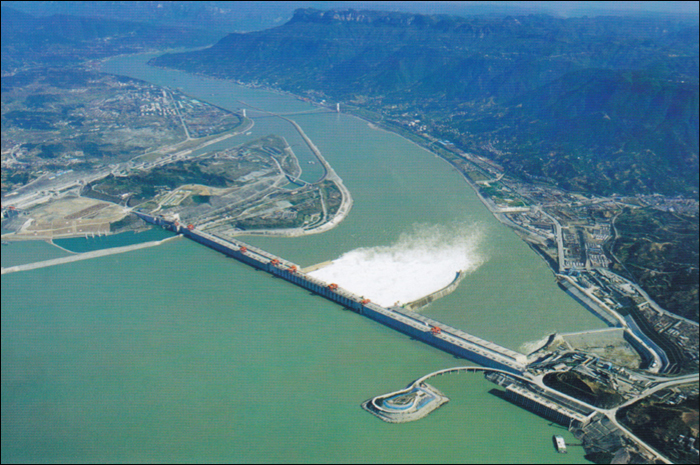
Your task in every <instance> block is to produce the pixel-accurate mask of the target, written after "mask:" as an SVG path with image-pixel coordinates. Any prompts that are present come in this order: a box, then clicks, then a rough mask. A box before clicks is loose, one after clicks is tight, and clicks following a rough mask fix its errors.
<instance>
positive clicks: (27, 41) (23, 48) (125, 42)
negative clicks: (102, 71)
mask: <svg viewBox="0 0 700 465" xmlns="http://www.w3.org/2000/svg"><path fill="white" fill-rule="evenodd" d="M1 25H2V30H1V34H2V47H1V51H2V71H3V73H8V72H11V71H12V70H16V69H21V68H27V67H36V66H61V65H65V64H73V63H76V62H78V61H82V60H85V59H91V58H101V57H104V56H109V55H113V54H115V53H134V52H138V51H142V50H144V49H161V50H162V49H164V48H171V47H184V46H189V47H191V46H193V45H206V44H210V43H212V42H214V41H216V40H217V39H219V38H221V34H218V33H213V32H211V31H206V30H199V29H192V28H186V27H178V26H158V25H153V24H148V23H141V22H133V21H122V20H115V19H107V18H95V17H85V16H72V15H62V14H56V15H51V16H34V15H31V14H27V13H23V12H21V11H19V10H16V9H14V8H9V7H6V6H3V7H2V15H1Z"/></svg>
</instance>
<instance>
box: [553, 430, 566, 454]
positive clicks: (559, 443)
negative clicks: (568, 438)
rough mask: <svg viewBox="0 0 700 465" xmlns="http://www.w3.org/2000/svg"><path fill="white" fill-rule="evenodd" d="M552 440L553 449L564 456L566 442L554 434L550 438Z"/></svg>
mask: <svg viewBox="0 0 700 465" xmlns="http://www.w3.org/2000/svg"><path fill="white" fill-rule="evenodd" d="M552 440H553V441H554V447H556V448H557V452H559V453H560V454H566V442H564V438H563V437H561V436H558V435H556V434H555V435H554V436H552Z"/></svg>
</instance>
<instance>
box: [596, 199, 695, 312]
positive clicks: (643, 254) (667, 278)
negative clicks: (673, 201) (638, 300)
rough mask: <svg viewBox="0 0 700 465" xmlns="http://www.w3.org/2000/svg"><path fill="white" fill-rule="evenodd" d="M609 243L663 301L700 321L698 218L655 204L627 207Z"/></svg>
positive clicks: (619, 266)
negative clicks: (699, 304)
mask: <svg viewBox="0 0 700 465" xmlns="http://www.w3.org/2000/svg"><path fill="white" fill-rule="evenodd" d="M615 228H616V230H617V233H618V237H617V238H616V239H615V241H614V242H613V243H612V244H611V245H610V246H609V249H610V252H612V254H613V255H614V256H615V257H616V258H617V259H618V260H619V262H618V263H615V264H614V265H613V270H614V271H615V272H617V273H620V274H623V275H625V274H626V275H628V277H630V278H631V279H633V280H635V281H636V282H637V283H639V285H640V286H642V287H643V288H644V289H645V290H646V291H647V292H648V293H649V295H650V296H651V297H652V298H653V299H654V300H656V301H657V302H658V303H659V305H661V306H662V307H664V308H666V309H668V310H670V311H672V312H673V313H676V314H679V315H682V316H684V317H686V318H689V319H691V320H693V321H698V287H699V284H698V267H699V266H700V263H699V259H700V254H699V251H698V219H697V217H695V218H693V217H686V216H683V215H679V214H675V213H670V212H664V211H659V210H655V209H651V208H644V209H625V210H624V211H623V212H622V213H621V214H620V216H619V217H618V218H617V219H616V221H615Z"/></svg>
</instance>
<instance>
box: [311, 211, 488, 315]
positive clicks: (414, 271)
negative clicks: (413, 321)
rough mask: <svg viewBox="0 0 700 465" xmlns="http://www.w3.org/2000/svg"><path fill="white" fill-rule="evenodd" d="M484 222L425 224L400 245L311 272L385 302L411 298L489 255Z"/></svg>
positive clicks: (356, 253) (353, 254) (354, 254)
mask: <svg viewBox="0 0 700 465" xmlns="http://www.w3.org/2000/svg"><path fill="white" fill-rule="evenodd" d="M481 236H482V233H481V228H480V227H478V226H474V225H471V226H465V225H460V226H452V227H447V226H427V225H419V226H415V227H414V228H413V231H411V232H410V233H408V234H402V235H401V236H400V238H399V240H398V241H397V242H396V244H393V245H391V246H388V247H369V248H360V249H355V250H351V251H350V252H347V253H345V254H343V255H342V256H341V257H340V258H338V259H336V260H334V261H333V262H332V263H331V264H330V265H328V266H326V267H324V268H321V269H319V270H316V271H313V272H311V273H310V275H311V276H313V277H315V278H318V279H322V280H324V281H326V282H328V283H336V284H338V285H339V286H341V287H343V288H345V289H347V290H349V291H351V292H354V293H355V294H357V295H361V296H364V297H367V298H369V299H371V300H372V301H373V302H376V303H378V304H379V305H383V306H387V307H388V306H392V305H394V304H395V303H396V302H397V301H398V302H400V303H401V304H404V303H408V302H411V301H413V300H416V299H419V298H421V297H423V296H426V295H428V294H430V293H432V292H435V291H437V290H440V289H442V288H443V287H445V286H447V285H449V284H450V283H451V282H452V281H453V280H454V279H455V277H456V274H457V272H458V271H462V272H465V273H468V272H471V271H474V270H476V269H477V268H478V267H479V266H480V265H481V264H482V263H483V262H484V261H485V258H484V257H483V256H482V255H481V254H480V253H479V250H478V246H479V243H480V239H481Z"/></svg>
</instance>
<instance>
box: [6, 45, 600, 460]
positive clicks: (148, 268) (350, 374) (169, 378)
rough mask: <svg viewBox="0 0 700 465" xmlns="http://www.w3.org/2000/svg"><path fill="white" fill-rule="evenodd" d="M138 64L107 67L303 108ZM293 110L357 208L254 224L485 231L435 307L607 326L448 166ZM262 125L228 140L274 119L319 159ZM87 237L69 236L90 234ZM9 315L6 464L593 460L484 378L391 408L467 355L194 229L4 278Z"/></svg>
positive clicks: (15, 259)
mask: <svg viewBox="0 0 700 465" xmlns="http://www.w3.org/2000/svg"><path fill="white" fill-rule="evenodd" d="M145 60H146V58H144V57H143V56H141V57H121V58H117V59H114V60H112V61H110V62H108V63H107V64H106V66H105V70H106V71H109V72H114V73H118V74H125V75H128V76H131V77H135V78H140V79H144V80H147V81H150V82H154V83H156V84H164V85H168V86H171V87H181V88H182V90H183V91H184V92H186V93H188V94H189V95H192V96H194V97H195V98H198V99H201V100H205V101H209V102H212V103H215V104H217V105H219V106H222V107H225V108H231V109H236V108H239V107H240V106H241V104H240V103H239V102H238V100H243V101H245V102H247V103H250V104H251V105H255V106H257V107H261V108H265V109H268V110H273V111H277V112H293V111H303V110H308V109H309V105H308V104H306V103H303V102H300V101H298V100H296V99H294V98H292V97H289V96H285V95H280V94H276V93H272V92H267V91H261V90H251V89H246V88H242V87H239V86H235V85H233V84H230V83H226V82H223V81H216V80H211V79H206V78H202V77H198V76H189V75H187V74H184V73H180V72H176V71H168V70H157V69H151V68H148V67H146V66H144V64H143V63H144V62H145ZM292 118H293V119H294V120H295V121H297V122H298V123H299V124H300V125H301V126H302V127H303V129H304V131H305V132H306V133H307V135H308V136H309V137H310V138H311V139H312V140H313V141H314V143H315V144H316V145H317V146H318V147H319V149H320V150H321V151H322V152H323V154H324V156H325V157H326V158H327V160H328V161H329V162H330V163H331V164H332V165H333V167H334V168H335V170H336V172H337V173H338V174H339V175H340V176H341V177H342V178H343V180H344V182H345V184H346V186H347V187H348V188H349V189H350V191H351V193H352V195H353V197H354V200H355V204H354V206H353V209H352V211H351V213H350V215H349V216H348V218H347V219H346V220H345V221H344V222H343V223H341V224H340V225H339V226H338V227H337V228H335V229H333V230H331V231H329V232H326V233H324V234H320V235H315V236H307V237H303V238H295V239H286V238H259V237H244V238H243V240H245V241H248V242H251V243H254V244H256V245H259V246H262V247H263V248H265V249H267V250H270V251H271V252H273V253H277V254H280V255H281V256H283V257H285V258H288V259H291V260H293V261H295V262H297V263H299V264H301V265H303V266H307V265H310V264H313V263H318V262H321V261H325V260H330V259H335V258H337V257H339V256H340V255H342V254H344V253H346V252H349V251H351V250H354V249H357V248H359V247H368V248H369V247H376V246H387V245H391V244H394V243H395V242H396V241H397V240H399V238H400V237H402V235H406V234H409V235H410V234H411V233H412V231H415V230H417V229H418V230H420V229H421V228H423V229H425V227H426V225H427V227H438V228H442V229H444V230H446V231H452V232H454V231H457V232H458V233H460V234H466V235H469V234H474V235H476V236H478V237H479V238H480V239H479V241H478V247H477V252H478V254H479V256H480V257H481V258H482V259H483V260H482V261H483V263H482V264H481V266H479V267H478V268H476V270H474V271H473V272H471V273H470V274H469V275H468V276H467V278H466V279H464V280H463V281H462V283H461V284H460V286H459V288H458V290H457V291H456V292H455V293H453V294H451V295H449V296H448V297H445V298H443V299H441V300H439V301H438V302H435V303H434V304H432V305H431V306H429V307H427V308H425V309H424V310H422V311H423V313H425V314H427V315H429V316H431V317H434V318H437V319H438V320H441V321H444V322H446V323H449V324H452V325H454V326H457V327H459V328H461V329H464V330H466V331H468V332H470V333H472V334H475V335H477V336H480V337H484V338H487V339H490V340H493V341H495V342H498V343H500V344H502V345H505V346H507V347H510V348H513V349H520V348H521V346H522V345H523V344H524V343H526V342H528V341H534V340H537V339H540V338H542V337H544V336H546V335H547V334H548V333H550V332H552V331H577V330H583V329H591V328H600V327H603V324H602V323H601V322H600V321H599V320H598V319H596V318H595V317H594V316H593V315H591V314H590V313H588V312H587V311H586V310H585V309H583V308H582V307H581V306H579V305H578V304H576V303H575V302H574V301H573V300H572V299H570V298H569V297H568V296H567V295H566V294H565V293H563V292H561V291H560V290H559V288H558V287H557V286H556V284H555V283H554V280H553V277H552V274H551V272H550V271H548V269H547V267H546V265H545V264H544V263H543V262H542V261H541V260H540V259H539V258H538V257H537V256H536V255H535V254H534V253H533V252H531V251H530V249H529V248H528V247H527V246H526V245H525V244H524V243H523V242H522V241H520V239H519V238H518V237H517V236H515V234H513V233H512V232H511V231H510V230H509V229H508V228H506V227H505V226H503V225H501V224H500V223H498V222H497V221H496V220H495V219H494V218H493V217H492V215H491V214H490V213H489V212H488V211H487V210H486V209H485V208H484V207H483V206H482V205H481V203H480V202H479V201H478V199H477V198H476V196H475V195H474V193H473V192H472V191H471V190H470V188H469V187H468V186H467V185H466V184H465V183H464V181H463V180H462V179H461V177H460V176H459V174H458V173H456V172H455V171H454V170H452V168H451V167H450V166H449V165H447V164H446V163H444V162H443V161H441V160H439V159H437V158H436V157H434V156H433V155H432V154H429V153H428V152H426V151H424V150H422V149H420V148H418V147H416V146H415V145H413V144H411V143H409V142H407V141H405V140H404V139H401V138H400V137H398V136H396V135H393V134H390V133H387V132H384V131H381V130H374V129H371V128H370V127H369V126H368V125H367V123H366V122H364V121H362V120H359V119H356V118H353V117H350V116H348V115H343V114H339V115H338V114H332V113H327V114H311V115H297V116H292ZM273 121H274V123H270V122H273ZM268 130H269V131H270V132H266V131H268ZM251 132H252V134H251V135H250V136H245V135H243V136H239V137H236V138H233V139H231V140H229V141H226V143H228V146H231V145H237V144H239V143H241V142H243V141H245V140H250V138H253V137H260V136H263V135H266V134H268V133H272V132H274V133H276V134H279V135H282V136H284V137H285V138H287V140H288V141H289V142H290V144H291V145H292V147H293V149H294V151H295V153H297V155H299V156H300V158H302V157H304V156H311V154H306V155H304V153H305V152H304V150H303V147H302V145H303V142H301V139H300V138H298V136H295V134H296V131H294V129H293V127H292V126H291V125H289V124H288V123H285V124H282V122H281V121H280V120H279V119H276V120H275V119H273V118H256V119H255V127H254V128H253V130H252V131H251ZM295 137H297V139H295ZM295 141H296V142H295ZM307 166H308V167H313V165H308V164H305V163H302V168H304V170H305V173H307ZM307 175H308V176H309V178H308V179H309V180H314V176H317V173H314V172H313V171H312V170H309V171H308V173H307ZM153 234H158V233H153ZM120 236H124V235H120ZM109 240H111V241H115V242H113V243H112V242H110V244H113V245H123V243H122V241H126V240H131V239H129V238H128V237H126V236H124V237H122V238H120V237H119V236H115V237H114V238H111V239H109ZM151 240H152V239H151ZM81 241H82V242H81ZM42 244H43V243H42ZM86 244H87V241H86V240H85V239H81V240H75V241H74V242H71V243H70V245H71V247H68V246H67V245H64V246H65V247H67V248H70V249H71V250H76V249H80V248H81V247H88V246H89V247H92V246H94V245H95V244H92V245H90V244H87V245H86ZM43 246H46V247H47V248H49V249H47V250H51V249H52V250H51V251H52V252H53V253H56V252H54V251H58V252H60V253H64V252H62V251H60V250H59V249H57V248H52V246H50V245H47V244H43V245H42V247H43ZM105 246H112V245H105ZM82 250H87V249H81V251H82ZM36 255H37V250H36V246H35V244H34V243H13V244H11V245H10V246H6V247H3V266H7V265H5V260H10V261H12V263H26V262H31V261H36ZM6 257H8V258H6ZM50 258H53V257H50ZM8 263H9V262H8ZM1 331H2V338H1V342H2V461H3V462H29V461H50V462H60V461H81V462H88V461H98V462H104V461H186V462H193V461H194V462H200V461H245V462H269V461H274V462H295V461H303V462H328V461H331V462H462V463H464V462H467V463H469V462H473V463H514V462H520V463H582V462H585V460H584V459H583V451H582V448H579V447H572V448H570V449H569V453H568V454H566V455H560V454H557V453H556V452H555V451H554V449H553V446H552V441H551V437H552V435H553V434H562V435H563V436H564V437H565V438H566V439H567V441H569V442H576V441H575V439H574V438H573V437H572V436H571V435H569V434H568V432H566V430H564V429H562V428H560V427H558V426H552V425H550V424H549V422H548V421H547V420H544V419H542V418H540V417H538V416H536V415H534V414H531V413H529V412H527V411H525V410H523V409H520V408H519V407H516V406H514V405H512V404H510V403H508V402H506V401H503V400H501V399H499V398H498V397H496V396H494V395H493V394H492V393H490V392H489V391H491V390H492V389H494V388H495V387H496V386H495V385H493V384H491V383H489V382H487V381H485V380H484V379H483V377H482V376H481V375H451V376H444V377H441V378H438V379H436V380H434V384H435V385H436V387H438V388H439V389H440V390H442V391H443V392H444V393H445V394H446V395H447V396H448V397H450V398H451V401H450V403H448V404H447V405H445V406H443V407H442V408H441V409H439V410H438V411H436V412H434V413H433V414H431V415H429V416H428V417H427V418H424V419H422V420H420V421H418V422H414V423H407V424H400V425H393V424H388V423H384V422H382V421H380V420H378V419H377V418H375V417H373V416H372V415H370V414H368V413H366V412H364V411H363V410H362V409H361V408H360V404H361V403H362V402H363V401H364V400H366V399H368V398H370V397H372V396H374V395H377V394H381V393H386V392H389V391H393V390H396V389H399V388H401V387H404V386H405V385H406V384H408V383H409V382H411V381H412V380H414V379H416V378H418V377H420V376H422V375H424V374H426V373H428V372H431V371H434V370H437V369H441V368H446V367H450V366H458V365H469V364H472V363H471V362H468V361H465V360H460V359H456V358H454V357H452V356H450V355H447V354H445V353H442V352H440V351H438V350H436V349H433V348H431V347H429V346H427V345H425V344H422V343H420V342H417V341H413V340H411V339H410V338H408V337H406V336H403V335H401V334H399V333H397V332H395V331H393V330H390V329H388V328H385V327H383V326H381V325H379V324H377V323H375V322H373V321H371V320H369V319H366V318H363V317H361V316H359V315H356V314H354V313H352V312H350V311H347V310H344V309H343V308H341V307H339V306H338V305H335V304H333V303H331V302H328V301H326V300H324V299H322V298H320V297H318V296H314V295H311V294H309V293H308V292H306V291H304V290H302V289H300V288H298V287H295V286H293V285H291V284H289V283H287V282H285V281H282V280H279V279H275V278H273V277H271V276H269V275H267V274H266V273H263V272H258V271H254V270H253V269H251V268H249V267H247V266H245V265H243V264H241V263H238V262H236V261H234V260H231V259H228V258H225V257H224V256H223V255H221V254H218V253H216V252H214V251H212V250H209V249H207V248H206V247H203V246H200V245H198V244H195V243H193V242H190V241H187V240H178V241H175V242H169V243H166V244H164V245H161V246H158V247H154V248H149V249H143V250H138V251H133V252H129V253H126V254H121V255H113V256H108V257H102V258H98V259H92V260H87V261H81V262H75V263H70V264H65V265H61V266H56V267H50V268H43V269H38V270H33V271H27V272H20V273H14V274H10V275H6V276H3V279H2V329H1ZM431 382H432V381H431Z"/></svg>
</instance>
